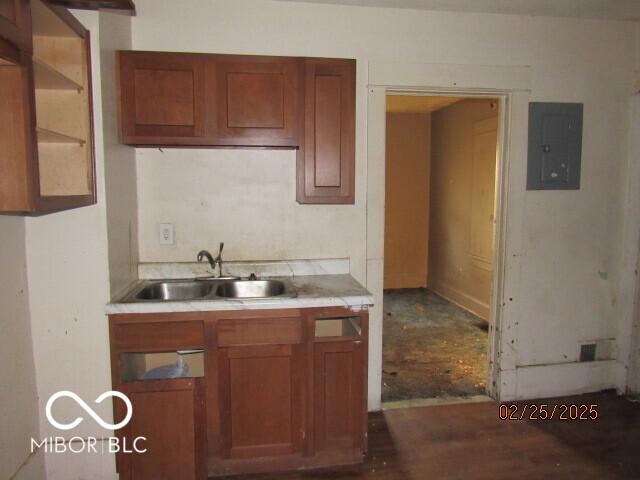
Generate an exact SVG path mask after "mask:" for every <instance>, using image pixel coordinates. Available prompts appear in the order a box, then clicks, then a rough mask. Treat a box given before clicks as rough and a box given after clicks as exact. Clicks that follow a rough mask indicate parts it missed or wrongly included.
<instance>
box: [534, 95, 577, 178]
mask: <svg viewBox="0 0 640 480" xmlns="http://www.w3.org/2000/svg"><path fill="white" fill-rule="evenodd" d="M582 110H583V106H582V103H541V102H532V103H530V104H529V155H528V160H527V190H578V189H579V188H580V159H581V155H582Z"/></svg>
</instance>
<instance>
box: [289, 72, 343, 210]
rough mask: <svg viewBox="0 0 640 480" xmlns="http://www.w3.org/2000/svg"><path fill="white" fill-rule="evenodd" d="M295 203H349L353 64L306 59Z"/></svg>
mask: <svg viewBox="0 0 640 480" xmlns="http://www.w3.org/2000/svg"><path fill="white" fill-rule="evenodd" d="M304 132H305V133H304V143H303V145H302V146H301V148H300V150H299V151H298V202H300V203H353V202H354V188H355V183H354V175H355V61H354V60H329V59H307V60H306V63H305V100H304Z"/></svg>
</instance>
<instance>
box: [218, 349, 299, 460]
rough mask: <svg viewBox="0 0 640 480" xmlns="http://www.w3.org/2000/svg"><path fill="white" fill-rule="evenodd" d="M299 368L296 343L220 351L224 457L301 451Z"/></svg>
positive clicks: (259, 455) (245, 456)
mask: <svg viewBox="0 0 640 480" xmlns="http://www.w3.org/2000/svg"><path fill="white" fill-rule="evenodd" d="M302 366H303V361H302V351H301V349H300V346H298V345H277V346H251V347H231V348H221V349H220V360H219V368H220V372H219V382H220V420H221V434H222V444H223V456H224V457H226V458H251V457H261V456H269V455H282V454H288V453H294V452H296V451H299V450H301V448H302V437H301V433H302V428H301V419H302V383H301V370H300V369H301V367H302Z"/></svg>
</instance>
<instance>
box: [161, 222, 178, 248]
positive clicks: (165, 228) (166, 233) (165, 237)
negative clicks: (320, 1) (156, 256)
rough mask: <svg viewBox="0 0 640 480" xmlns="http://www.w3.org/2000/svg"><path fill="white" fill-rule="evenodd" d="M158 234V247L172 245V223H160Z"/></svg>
mask: <svg viewBox="0 0 640 480" xmlns="http://www.w3.org/2000/svg"><path fill="white" fill-rule="evenodd" d="M159 234H160V245H173V244H174V243H175V242H174V232H173V223H161V224H160V230H159Z"/></svg>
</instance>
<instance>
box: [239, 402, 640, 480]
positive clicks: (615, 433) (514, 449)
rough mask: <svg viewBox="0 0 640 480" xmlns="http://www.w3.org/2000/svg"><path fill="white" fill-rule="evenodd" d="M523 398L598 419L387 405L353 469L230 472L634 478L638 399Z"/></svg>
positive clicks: (281, 478) (476, 407)
mask: <svg viewBox="0 0 640 480" xmlns="http://www.w3.org/2000/svg"><path fill="white" fill-rule="evenodd" d="M526 403H528V404H534V403H535V404H540V403H545V404H547V405H549V408H550V409H551V408H552V406H553V405H562V404H566V405H569V404H578V405H581V404H586V405H592V404H593V405H597V412H598V418H597V419H596V420H566V421H561V420H558V419H557V415H558V411H557V412H556V418H555V419H554V420H535V421H534V420H500V418H499V406H498V404H496V403H493V402H486V403H466V404H458V405H445V406H431V407H414V408H405V409H398V410H387V411H385V412H377V413H373V414H370V416H369V454H368V456H367V459H366V461H365V463H364V464H363V465H361V466H359V467H357V468H349V469H342V470H337V469H336V470H325V471H316V472H305V473H301V472H293V473H285V474H282V473H280V474H271V475H251V476H243V477H235V478H236V479H237V478H243V479H247V480H248V479H251V480H266V479H278V480H294V479H325V480H327V479H367V480H373V479H376V480H388V479H408V480H423V479H424V480H427V479H428V480H437V479H447V480H456V479H465V480H474V479H487V480H488V479H491V480H496V479H527V480H529V479H531V480H542V479H570V480H574V479H575V480H586V479H594V480H606V479H634V478H637V479H640V403H633V402H631V401H629V400H628V399H626V398H625V397H618V396H616V395H615V393H612V392H603V393H598V394H589V395H580V396H575V397H566V398H555V399H545V400H541V401H536V402H534V401H531V402H526ZM519 408H522V404H520V406H519ZM520 411H521V410H520ZM518 415H519V412H518Z"/></svg>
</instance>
